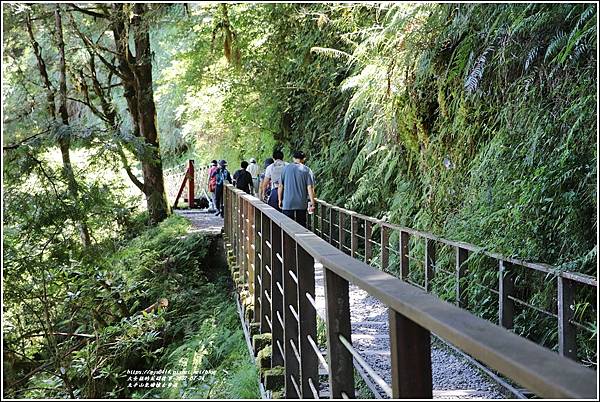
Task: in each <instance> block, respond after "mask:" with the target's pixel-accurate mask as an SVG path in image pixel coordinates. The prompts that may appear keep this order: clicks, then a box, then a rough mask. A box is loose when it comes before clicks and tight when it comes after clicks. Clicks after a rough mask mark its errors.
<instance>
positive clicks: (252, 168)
mask: <svg viewBox="0 0 600 402" xmlns="http://www.w3.org/2000/svg"><path fill="white" fill-rule="evenodd" d="M246 170H247V171H248V173H250V176H252V195H257V194H258V181H259V179H258V175H259V174H260V166H258V163H256V159H255V158H250V164H249V165H248V167H247V168H246Z"/></svg>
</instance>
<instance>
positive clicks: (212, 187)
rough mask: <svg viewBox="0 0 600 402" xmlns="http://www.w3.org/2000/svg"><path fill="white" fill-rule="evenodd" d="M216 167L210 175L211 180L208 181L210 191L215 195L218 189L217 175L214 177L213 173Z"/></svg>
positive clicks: (211, 170) (211, 169) (214, 167)
mask: <svg viewBox="0 0 600 402" xmlns="http://www.w3.org/2000/svg"><path fill="white" fill-rule="evenodd" d="M216 169H217V168H216V166H213V167H211V168H210V174H209V177H210V179H209V180H208V191H210V192H211V193H214V192H215V190H216V188H217V175H213V173H214V172H215V170H216Z"/></svg>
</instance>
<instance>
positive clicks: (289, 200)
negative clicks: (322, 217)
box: [277, 151, 316, 227]
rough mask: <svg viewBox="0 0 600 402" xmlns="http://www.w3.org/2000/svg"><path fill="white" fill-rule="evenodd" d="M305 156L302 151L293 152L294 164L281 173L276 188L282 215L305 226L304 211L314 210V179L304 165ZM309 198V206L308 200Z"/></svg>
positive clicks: (311, 211) (310, 171) (310, 211)
mask: <svg viewBox="0 0 600 402" xmlns="http://www.w3.org/2000/svg"><path fill="white" fill-rule="evenodd" d="M305 159H306V156H305V155H304V152H302V151H296V152H294V163H290V164H289V165H287V166H286V167H285V169H283V172H282V173H281V183H279V186H278V188H277V192H278V193H279V208H281V210H282V211H283V213H284V214H285V215H286V216H287V217H289V218H291V219H293V220H295V221H296V222H298V223H299V224H301V225H302V226H304V227H307V225H306V211H307V209H308V212H309V213H311V214H312V213H313V212H314V210H315V205H316V202H315V190H314V184H315V179H314V175H313V172H312V170H310V168H309V167H308V166H305V165H304V161H305ZM309 197H310V204H308V198H309Z"/></svg>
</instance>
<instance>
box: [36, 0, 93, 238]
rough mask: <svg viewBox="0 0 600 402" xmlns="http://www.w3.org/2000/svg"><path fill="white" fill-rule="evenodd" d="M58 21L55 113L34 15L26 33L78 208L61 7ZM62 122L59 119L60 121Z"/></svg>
mask: <svg viewBox="0 0 600 402" xmlns="http://www.w3.org/2000/svg"><path fill="white" fill-rule="evenodd" d="M54 18H55V36H56V43H57V47H58V53H59V72H60V74H59V77H60V79H59V100H60V103H59V105H60V106H59V109H58V111H57V110H56V89H55V88H54V86H53V85H52V82H51V81H50V77H49V75H48V70H47V67H46V63H45V61H44V58H43V56H42V50H41V47H40V45H39V43H38V42H37V40H36V38H35V35H34V33H33V26H32V21H31V16H30V15H29V14H28V15H27V17H26V25H27V32H28V34H29V39H30V42H31V46H32V48H33V52H34V54H35V57H36V60H37V63H38V71H39V73H40V76H41V78H42V82H43V85H44V87H45V89H46V101H47V109H48V114H49V115H50V119H51V120H52V121H54V122H55V123H58V124H59V125H60V127H59V129H58V131H59V135H58V136H57V137H58V145H59V148H60V153H61V158H62V165H63V176H64V178H65V180H66V181H67V186H68V189H69V195H70V196H71V198H72V199H73V201H74V203H75V205H78V204H79V190H78V185H77V179H76V178H75V173H74V171H73V166H72V164H71V154H70V146H71V138H70V136H71V133H70V128H69V114H68V112H67V75H66V61H65V44H64V40H63V33H62V18H61V15H60V5H58V4H57V5H56V10H55V14H54ZM59 119H60V120H59ZM77 220H78V222H77V227H78V230H79V236H80V238H81V242H82V243H83V245H84V246H86V247H87V246H89V245H90V244H91V240H90V231H89V228H88V225H87V223H86V222H85V217H79V218H78V219H77Z"/></svg>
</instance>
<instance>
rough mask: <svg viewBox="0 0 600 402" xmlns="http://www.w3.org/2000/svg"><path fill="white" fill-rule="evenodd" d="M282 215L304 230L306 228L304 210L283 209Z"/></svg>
mask: <svg viewBox="0 0 600 402" xmlns="http://www.w3.org/2000/svg"><path fill="white" fill-rule="evenodd" d="M283 213H284V214H285V216H287V217H288V218H290V219H293V220H295V221H296V222H298V223H299V224H301V225H302V226H304V227H305V228H307V227H308V226H306V209H284V210H283Z"/></svg>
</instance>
